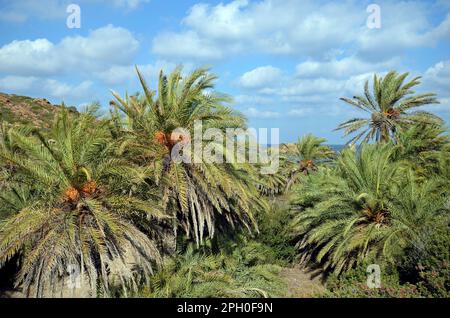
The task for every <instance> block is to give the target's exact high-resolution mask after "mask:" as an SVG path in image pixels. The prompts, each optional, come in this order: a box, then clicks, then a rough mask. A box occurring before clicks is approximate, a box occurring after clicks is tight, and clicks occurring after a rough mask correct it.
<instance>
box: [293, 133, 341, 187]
mask: <svg viewBox="0 0 450 318" xmlns="http://www.w3.org/2000/svg"><path fill="white" fill-rule="evenodd" d="M324 142H326V139H325V138H319V137H316V136H314V135H313V134H307V135H305V136H303V137H302V138H299V139H298V141H297V143H295V144H294V147H288V146H286V145H285V148H287V150H286V152H287V153H286V156H287V167H286V169H287V179H288V181H287V186H286V187H287V188H289V187H290V186H291V185H292V184H293V183H294V182H295V181H296V180H297V179H298V177H299V175H308V174H309V173H311V172H313V171H316V170H317V167H318V164H319V163H320V162H323V161H326V160H328V159H331V158H332V157H333V156H334V154H335V153H334V151H333V150H332V149H331V148H330V146H326V145H323V143H324Z"/></svg>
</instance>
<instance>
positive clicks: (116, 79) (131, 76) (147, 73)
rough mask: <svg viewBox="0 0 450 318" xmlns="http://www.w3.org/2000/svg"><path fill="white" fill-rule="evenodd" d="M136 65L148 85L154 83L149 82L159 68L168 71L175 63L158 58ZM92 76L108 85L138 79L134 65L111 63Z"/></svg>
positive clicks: (155, 75) (154, 77)
mask: <svg viewBox="0 0 450 318" xmlns="http://www.w3.org/2000/svg"><path fill="white" fill-rule="evenodd" d="M137 67H138V68H139V71H140V72H141V73H142V75H143V76H144V78H145V79H146V81H147V82H148V84H149V85H150V84H154V83H151V82H156V80H157V78H158V75H159V72H160V71H161V70H163V71H164V72H166V73H168V72H170V71H172V70H173V69H175V67H176V64H174V63H170V62H166V61H161V60H159V61H156V62H155V63H153V64H144V65H137ZM185 69H188V67H185ZM94 76H95V77H97V78H99V79H100V80H102V81H103V82H104V83H106V84H107V85H110V86H115V85H120V84H124V83H126V82H137V81H138V77H137V74H136V69H135V66H134V65H113V66H111V67H110V68H108V69H106V70H103V71H100V72H97V73H95V74H94Z"/></svg>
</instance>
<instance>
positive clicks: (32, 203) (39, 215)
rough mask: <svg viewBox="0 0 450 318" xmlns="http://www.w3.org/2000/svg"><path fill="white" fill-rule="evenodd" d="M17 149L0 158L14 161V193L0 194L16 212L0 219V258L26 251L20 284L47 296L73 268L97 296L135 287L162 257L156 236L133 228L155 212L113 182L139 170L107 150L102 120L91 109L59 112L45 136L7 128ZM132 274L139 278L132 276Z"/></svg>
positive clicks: (127, 180)
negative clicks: (74, 115)
mask: <svg viewBox="0 0 450 318" xmlns="http://www.w3.org/2000/svg"><path fill="white" fill-rule="evenodd" d="M9 136H10V139H11V141H12V142H13V143H14V145H15V147H17V148H18V149H20V151H19V152H12V151H8V150H7V149H5V147H3V148H2V149H1V151H0V157H1V158H2V159H3V160H5V161H6V162H10V163H11V164H13V165H14V167H15V171H14V172H13V173H12V175H11V184H12V187H11V188H10V189H9V190H10V191H11V192H12V193H16V194H17V193H20V189H29V190H30V191H29V192H28V193H26V195H24V196H23V195H22V196H18V195H12V196H11V195H10V196H7V195H2V197H1V199H2V200H3V201H5V200H7V199H8V198H9V199H11V198H16V199H22V200H9V201H8V202H7V203H8V206H10V207H15V210H16V213H14V214H13V215H11V216H10V217H9V218H7V219H6V220H5V221H4V222H3V223H1V225H0V262H2V263H3V262H5V261H7V260H8V259H10V258H11V257H12V256H14V255H16V254H18V253H21V255H23V259H22V264H21V267H20V272H19V275H18V279H17V282H16V283H17V285H20V286H21V287H22V288H23V289H24V291H25V292H27V294H30V293H32V294H34V295H36V296H45V295H49V294H51V293H53V292H54V289H52V288H50V287H51V286H55V285H57V283H58V282H64V279H65V278H66V273H67V271H68V268H69V267H72V269H73V270H78V271H79V273H80V275H81V278H80V284H82V286H84V290H86V289H87V290H89V292H90V293H91V295H92V294H93V295H95V294H96V292H97V290H98V287H99V286H98V283H100V290H102V291H104V292H107V291H108V290H109V289H110V288H109V285H110V284H115V283H118V284H119V285H122V287H123V288H124V290H126V287H130V286H134V287H136V285H137V276H139V275H140V274H142V273H143V274H144V276H145V277H146V276H147V275H149V274H150V273H151V272H152V266H154V264H155V263H158V262H159V252H158V250H157V248H156V245H155V244H154V242H153V241H152V240H151V239H150V238H149V237H148V236H147V235H146V234H145V233H143V232H141V231H140V230H139V227H138V226H136V224H137V223H139V226H140V227H141V226H142V224H145V222H148V220H149V219H151V218H153V217H158V216H160V215H159V213H158V211H157V210H154V209H153V207H152V205H149V204H147V203H146V202H143V201H141V200H139V199H138V198H136V197H134V196H133V195H130V194H126V195H125V194H123V192H122V191H121V190H118V189H117V188H116V185H117V184H118V183H121V184H122V185H123V184H127V185H129V186H131V185H132V184H133V183H134V182H138V180H139V179H140V176H141V172H140V171H139V169H138V168H136V167H133V166H132V165H130V164H129V163H127V162H125V161H123V160H122V159H117V158H114V157H113V156H112V151H111V150H112V149H111V148H112V147H113V145H112V144H110V143H108V134H107V130H106V129H105V127H104V124H102V123H100V122H98V121H96V119H95V117H93V115H92V114H91V113H85V114H81V115H80V116H79V117H78V118H69V117H68V115H67V112H63V113H62V114H61V115H60V116H59V118H58V120H57V122H56V123H55V125H54V128H53V129H52V131H51V132H50V137H51V139H47V137H46V136H43V135H42V134H41V133H39V132H35V136H36V137H32V138H29V137H27V136H24V135H23V134H22V133H20V132H18V131H11V132H10V133H9ZM136 275H137V276H136ZM114 278H115V280H116V281H113V280H114Z"/></svg>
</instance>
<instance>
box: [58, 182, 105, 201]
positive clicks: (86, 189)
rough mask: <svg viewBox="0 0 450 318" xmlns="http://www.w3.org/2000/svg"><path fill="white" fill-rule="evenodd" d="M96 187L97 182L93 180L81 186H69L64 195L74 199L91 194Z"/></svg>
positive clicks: (70, 199) (71, 199)
mask: <svg viewBox="0 0 450 318" xmlns="http://www.w3.org/2000/svg"><path fill="white" fill-rule="evenodd" d="M97 189H98V186H97V182H95V181H94V180H92V181H88V182H86V183H85V184H84V185H83V186H82V187H81V188H79V189H77V188H75V187H70V188H69V189H67V190H66V191H65V192H64V196H65V197H66V198H67V199H68V200H69V201H76V200H78V198H79V197H80V196H82V195H92V194H94V193H95V192H96V191H97Z"/></svg>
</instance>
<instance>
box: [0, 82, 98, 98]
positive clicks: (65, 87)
mask: <svg viewBox="0 0 450 318" xmlns="http://www.w3.org/2000/svg"><path fill="white" fill-rule="evenodd" d="M92 88H93V82H91V81H82V82H81V83H78V84H70V83H66V82H62V81H58V80H55V79H45V78H39V77H30V76H27V77H24V76H5V77H3V78H0V91H4V92H10V93H15V94H25V95H32V96H33V95H34V96H39V97H41V96H45V97H47V98H51V99H53V100H55V102H61V101H67V100H73V99H81V98H85V97H86V96H89V95H90V94H92Z"/></svg>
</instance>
